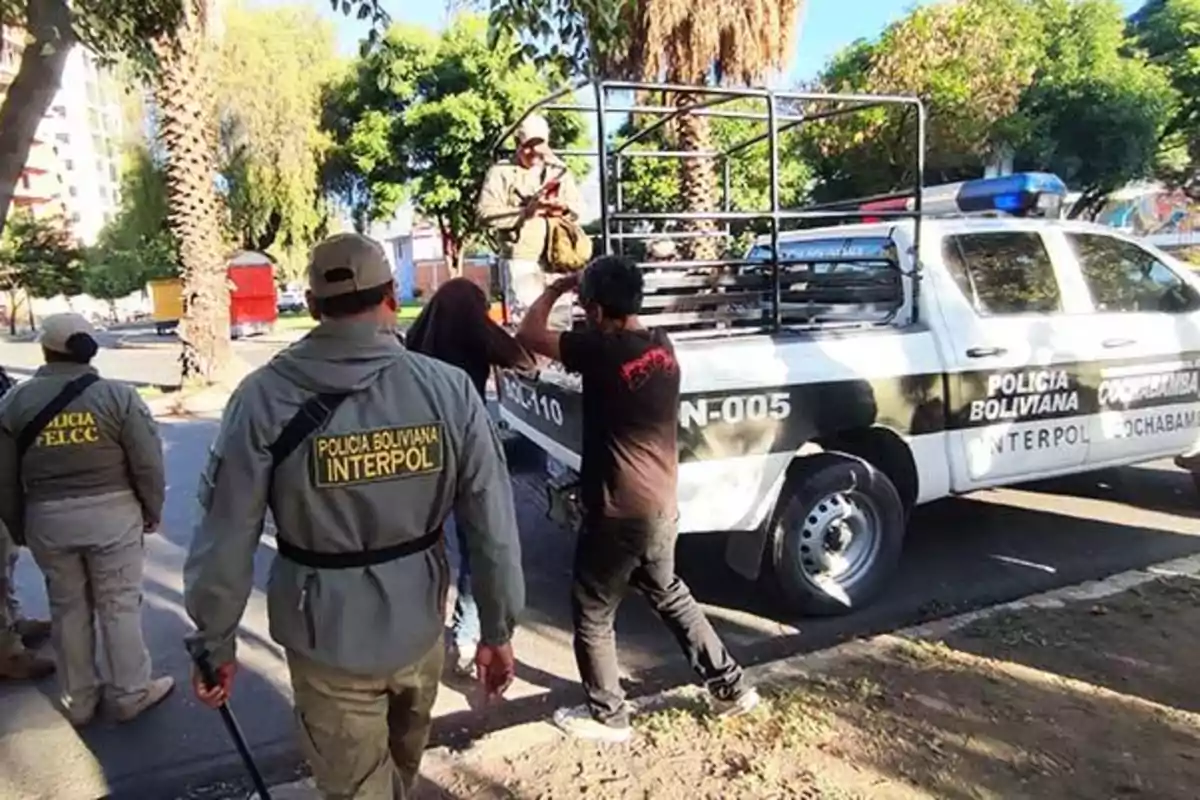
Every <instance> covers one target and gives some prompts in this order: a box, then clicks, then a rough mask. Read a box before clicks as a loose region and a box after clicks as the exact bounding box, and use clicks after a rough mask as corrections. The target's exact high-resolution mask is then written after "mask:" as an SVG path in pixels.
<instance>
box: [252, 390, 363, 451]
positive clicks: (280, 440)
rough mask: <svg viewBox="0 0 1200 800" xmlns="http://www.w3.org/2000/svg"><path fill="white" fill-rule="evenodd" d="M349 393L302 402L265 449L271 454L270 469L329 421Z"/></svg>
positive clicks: (313, 397) (323, 396)
mask: <svg viewBox="0 0 1200 800" xmlns="http://www.w3.org/2000/svg"><path fill="white" fill-rule="evenodd" d="M351 394H352V393H351V392H342V393H328V394H317V395H313V396H312V397H310V398H308V399H307V400H305V401H304V403H303V405H301V406H300V410H299V411H297V412H296V413H295V415H294V416H293V417H292V418H291V419H289V420H288V421H287V424H285V425H284V426H283V430H282V431H280V432H279V436H278V437H277V438H276V439H275V441H273V442H271V445H270V447H268V448H267V449H268V450H269V451H270V453H271V466H272V468H274V467H278V466H279V465H280V464H282V463H283V461H284V459H286V458H287V457H288V456H290V455H291V454H292V453H294V452H296V448H297V447H299V446H300V445H302V444H304V441H305V440H306V439H308V437H309V436H312V435H313V434H314V433H316V432H317V431H318V430H320V429H321V427H322V426H323V425H324V424H325V423H326V422H328V421H329V418H330V417H332V416H333V413H334V412H335V411H337V409H338V406H340V405H341V404H342V402H343V401H344V400H345V399H346V398H347V397H349V396H350V395H351Z"/></svg>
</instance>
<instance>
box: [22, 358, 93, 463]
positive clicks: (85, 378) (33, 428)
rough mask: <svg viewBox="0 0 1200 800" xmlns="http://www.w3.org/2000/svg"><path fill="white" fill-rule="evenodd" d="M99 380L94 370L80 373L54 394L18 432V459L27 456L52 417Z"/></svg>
mask: <svg viewBox="0 0 1200 800" xmlns="http://www.w3.org/2000/svg"><path fill="white" fill-rule="evenodd" d="M98 380H100V376H99V375H97V374H95V373H94V372H89V373H88V374H86V375H80V376H79V377H78V378H76V379H75V380H73V381H71V382H70V383H68V384H67V385H66V386H64V387H63V388H62V390H61V391H60V392H59V393H58V394H56V395H54V398H53V399H52V400H51V401H50V402H49V403H47V404H46V405H44V406H43V407H42V410H41V411H39V412H38V413H37V414H36V415H35V416H34V418H33V419H31V420H29V424H27V425H26V426H25V427H24V428H22V429H21V431H20V433H18V434H17V460H18V461H20V460H21V459H22V458H24V457H25V453H26V452H27V451H28V450H29V448H30V447H32V446H33V443H34V442H36V441H37V437H38V436H39V435H41V433H42V431H43V430H45V429H46V426H47V425H49V424H50V421H51V420H52V419H54V418H55V417H57V416H58V415H59V413H60V412H61V411H62V410H63V409H64V408H66V407H67V406H69V405H70V404H71V401H72V400H74V399H75V398H77V397H79V395H81V394H83V393H84V392H85V391H87V388H88V387H89V386H91V385H92V384H93V383H95V382H96V381H98Z"/></svg>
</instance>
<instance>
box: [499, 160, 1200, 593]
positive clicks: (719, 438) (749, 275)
mask: <svg viewBox="0 0 1200 800" xmlns="http://www.w3.org/2000/svg"><path fill="white" fill-rule="evenodd" d="M1065 193H1066V187H1065V186H1064V185H1063V184H1062V182H1061V181H1059V180H1058V179H1057V178H1056V177H1054V176H1052V175H1045V174H1039V173H1025V174H1018V175H1012V176H1007V177H1003V178H996V179H980V180H976V181H968V182H965V183H961V184H954V185H949V186H944V187H934V188H931V189H926V190H925V191H924V192H923V194H922V200H923V214H922V218H921V219H920V220H919V221H918V220H915V219H905V220H901V221H898V222H894V221H886V220H877V221H869V220H868V221H865V222H861V223H859V224H853V225H845V226H837V227H828V226H827V227H822V228H813V229H807V230H798V231H788V232H782V233H779V234H778V239H777V241H778V247H779V250H780V252H779V259H778V261H779V267H778V269H779V274H778V276H777V280H778V281H779V284H780V288H779V290H778V295H777V297H778V298H779V300H780V305H781V308H780V310H779V311H778V312H777V313H778V315H779V317H778V319H781V320H782V323H783V324H782V325H778V326H776V327H775V328H773V329H772V331H771V332H770V333H759V332H757V331H758V330H759V329H758V328H756V327H755V326H756V325H757V324H759V322H760V321H761V319H762V317H763V315H764V314H766V313H767V312H765V311H764V310H763V309H762V308H759V307H755V306H753V305H752V303H751V304H750V305H748V304H747V302H748V300H747V295H748V294H752V293H747V292H745V291H743V290H744V289H745V288H746V287H747V286H754V284H753V281H755V280H762V281H769V280H770V279H771V278H772V277H774V276H773V275H769V274H765V273H770V272H771V269H770V267H769V266H767V265H765V264H764V265H761V266H756V265H755V262H756V261H760V260H763V259H765V258H766V257H768V256H769V255H770V250H771V241H770V238H769V237H761V238H760V239H758V240H757V241H756V242H755V244H754V246H753V248H752V250H751V251H750V253H749V254H748V255H747V259H746V261H745V262H743V264H742V266H740V267H738V268H737V269H735V270H734V271H733V275H732V276H728V274H727V277H725V278H723V279H722V280H721V282H720V283H721V286H722V288H721V289H719V290H717V291H715V292H712V293H710V294H708V295H701V296H700V297H709V298H711V299H712V301H713V302H714V303H715V302H717V301H718V300H721V301H722V302H723V303H724V306H723V309H724V310H723V312H722V314H723V316H722V317H721V319H722V320H723V322H722V324H721V325H720V326H718V327H716V328H714V326H712V325H709V326H707V328H703V329H700V330H697V327H696V325H695V315H696V314H697V312H695V311H693V312H691V313H690V314H689V313H688V312H680V311H678V308H679V305H678V303H677V299H678V298H676V297H673V296H670V295H666V296H659V295H657V294H655V293H654V292H653V287H652V286H650V285H649V284H648V291H647V295H646V302H645V308H644V313H643V322H644V323H645V324H647V325H660V326H664V327H667V328H668V329H671V330H672V338H673V341H674V343H675V347H676V350H677V355H678V360H679V363H680V366H681V372H682V397H681V401H680V407H679V441H680V448H679V463H680V469H679V527H680V531H681V533H687V532H699V531H732V532H737V534H736V535H733V536H730V537H729V540H728V541H729V544H728V548H727V551H726V555H727V561H728V563H729V564H730V566H731V567H732V568H733V569H734V570H735V571H737V572H738V573H740V574H742V575H744V576H746V577H748V578H751V579H755V578H757V577H759V574H760V571H763V569H764V567H765V568H766V569H765V571H766V573H767V574H768V575H769V577H770V578H771V579H772V580H773V582H774V584H775V585H776V587H777V588H778V590H779V591H780V593H781V594H782V597H783V598H784V599H785V600H786V601H787V603H788V604H789V606H790V607H792V608H794V609H795V610H798V611H801V612H805V613H814V614H836V613H843V612H846V611H848V610H851V609H854V608H858V607H860V606H863V605H865V604H867V603H869V602H870V601H871V599H872V598H873V597H874V596H875V595H876V594H877V593H878V592H879V590H880V589H881V588H882V586H883V585H884V583H885V582H886V580H887V579H888V577H889V576H890V574H891V573H892V572H893V570H894V568H895V566H896V563H897V560H898V557H899V554H900V550H901V547H902V544H903V541H904V534H905V527H906V521H907V519H908V516H909V512H910V511H911V509H912V508H913V507H914V506H916V505H918V504H921V503H928V502H930V501H933V500H938V499H940V498H943V497H946V496H948V495H953V494H960V493H965V492H972V491H974V490H977V489H984V488H988V487H995V486H1003V485H1006V484H1011V483H1016V482H1019V481H1028V480H1033V479H1040V478H1047V477H1051V476H1058V475H1067V474H1071V473H1078V472H1083V471H1087V470H1094V469H1099V468H1102V467H1112V466H1119V465H1127V464H1136V463H1139V462H1144V461H1148V460H1151V459H1158V458H1162V457H1165V456H1177V455H1179V454H1181V453H1184V452H1187V451H1189V450H1191V449H1193V448H1194V447H1195V446H1196V444H1197V442H1198V440H1200V280H1198V278H1197V275H1196V274H1195V273H1193V272H1192V271H1190V270H1189V269H1187V268H1186V267H1185V266H1184V265H1183V264H1182V263H1180V262H1178V261H1176V260H1175V259H1173V258H1172V257H1170V256H1169V255H1167V254H1165V253H1163V252H1162V251H1160V250H1158V249H1156V248H1154V247H1152V246H1149V245H1146V244H1144V243H1142V242H1139V241H1137V240H1135V239H1132V238H1130V237H1128V236H1125V235H1123V234H1121V233H1119V232H1117V231H1115V230H1113V229H1111V228H1104V227H1099V226H1096V225H1092V224H1087V223H1081V222H1072V221H1063V220H1058V219H1052V218H1047V217H1054V216H1057V214H1056V213H1053V209H1054V207H1055V204H1056V203H1057V202H1059V201H1060V200H1061V198H1062V196H1064V195H1065ZM891 202H897V201H885V202H884V203H880V204H877V205H876V206H874V207H873V208H864V213H875V212H874V211H873V209H874V208H878V209H881V212H880V213H882V209H885V208H886V207H888V206H889V204H890V203H891ZM898 202H899V203H900V205H902V206H905V207H908V208H911V207H912V205H913V202H912V198H911V197H910V198H908V199H907V200H901V201H898ZM946 206H949V207H950V208H951V209H960V210H965V211H970V212H972V213H970V214H964V213H960V214H957V215H948V216H942V215H940V214H939V211H942V212H944V211H946V210H947V208H946ZM989 209H990V210H991V211H992V212H994V213H991V214H989V213H986V212H987V211H988V210H989ZM1039 210H1041V211H1042V212H1045V213H1042V214H1041V216H1034V215H1035V214H1037V213H1038V211H1039ZM918 230H919V241H918V240H917V239H916V236H917V234H916V232H917V231H918ZM917 253H919V254H920V256H919V258H920V261H919V270H918V264H917V263H914V254H917ZM654 266H655V267H661V266H662V265H661V264H659V263H655V264H654ZM917 275H919V276H920V279H919V281H918V280H916V279H915V278H916V276H917ZM763 285H765V284H758V287H759V289H758V290H759V292H760V293H759V295H758V296H759V297H761V295H762V291H761V287H762V286H763ZM768 293H769V290H768ZM688 299H689V300H693V301H694V300H695V299H696V298H695V297H692V298H688ZM753 300H754V296H750V297H749V301H753ZM499 388H500V394H501V401H500V402H501V406H500V413H501V416H502V419H503V421H504V422H505V423H507V425H508V426H510V427H511V428H512V429H514V430H515V431H517V432H518V433H520V434H522V435H523V436H525V437H527V438H528V439H529V440H530V441H531V442H533V443H534V444H536V445H537V446H538V447H539V448H541V449H542V450H544V451H545V452H546V453H547V454H549V455H550V456H553V457H554V458H555V459H557V460H558V461H561V462H562V463H563V464H565V465H566V466H567V467H569V468H571V469H578V466H579V460H580V459H579V453H580V434H581V424H582V413H581V412H582V406H581V402H580V394H579V387H578V383H577V382H576V381H575V380H574V379H573V377H572V376H568V375H565V374H564V373H562V372H561V371H554V370H548V371H543V372H542V373H541V374H540V375H539V376H538V377H537V378H536V379H531V378H528V377H524V376H520V375H517V374H514V373H503V374H502V375H501V381H500V387H499Z"/></svg>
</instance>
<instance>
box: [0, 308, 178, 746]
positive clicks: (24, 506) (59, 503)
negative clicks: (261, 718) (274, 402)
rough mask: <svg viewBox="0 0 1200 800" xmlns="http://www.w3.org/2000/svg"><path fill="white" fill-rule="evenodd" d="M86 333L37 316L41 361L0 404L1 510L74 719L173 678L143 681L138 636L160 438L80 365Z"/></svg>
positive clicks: (130, 714)
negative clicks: (35, 590) (32, 564)
mask: <svg viewBox="0 0 1200 800" xmlns="http://www.w3.org/2000/svg"><path fill="white" fill-rule="evenodd" d="M94 334H95V332H94V331H93V329H92V326H91V325H90V324H89V323H88V322H87V320H85V319H84V318H83V317H81V316H79V315H78V314H55V315H53V316H49V317H47V318H46V319H44V320H43V321H42V335H41V344H42V350H43V351H44V353H45V357H46V365H45V366H44V367H42V368H41V369H39V370H38V371H37V373H35V374H34V376H33V377H32V378H30V379H29V380H28V381H26V382H25V383H23V384H21V385H20V386H17V387H16V388H15V389H13V390H11V391H10V392H9V393H8V394H6V395H5V396H4V399H3V401H2V402H0V476H2V477H0V519H3V520H4V523H5V525H6V526H7V528H8V530H9V532H10V533H11V534H12V536H13V538H14V539H16V540H17V541H18V542H22V541H23V542H26V543H27V544H28V545H29V549H30V550H31V551H32V552H33V557H34V560H36V561H37V564H38V566H39V567H40V568H41V570H42V572H43V573H44V574H45V576H46V589H47V594H48V595H49V599H50V617H51V623H52V636H51V640H52V643H53V646H54V654H55V657H56V660H57V662H58V676H59V681H60V684H61V687H62V703H63V708H64V710H65V712H66V715H67V718H68V719H69V720H70V721H71V722H72V724H74V725H77V726H82V725H86V724H87V723H88V722H90V721H91V720H92V718H93V717H94V716H95V713H96V709H97V706H98V704H99V701H100V700H101V696H102V695H104V696H105V699H107V700H108V702H109V703H110V704H111V706H112V710H113V712H114V713H115V716H116V718H117V719H118V720H119V721H128V720H131V719H133V718H134V717H136V716H138V715H139V714H141V713H142V712H143V711H145V710H147V709H149V708H151V707H153V706H155V705H157V704H158V703H159V702H160V701H161V700H163V698H165V697H166V696H167V695H168V694H169V693H170V691H171V689H172V687H173V686H174V682H173V681H172V680H171V678H158V679H156V680H151V678H150V654H149V653H148V652H147V651H146V645H145V642H144V640H143V637H142V613H141V592H142V562H143V556H144V549H143V537H144V535H145V534H146V533H149V532H151V531H154V530H156V529H157V527H158V523H159V521H160V520H161V519H162V508H163V499H164V494H165V488H166V482H165V478H164V474H163V458H162V442H161V441H160V439H159V436H158V429H157V427H156V426H155V424H154V420H153V419H152V418H151V416H150V410H149V409H148V408H146V404H145V403H143V402H142V400H141V398H140V397H138V394H137V392H136V391H135V390H134V389H133V388H132V387H130V386H128V385H127V384H124V383H118V382H115V381H108V380H104V379H102V378H100V377H99V375H98V374H97V373H96V370H95V369H93V368H92V367H91V366H90V364H91V360H92V357H93V356H95V354H96V351H97V349H98V345H97V344H96V339H95V335H94ZM97 621H98V622H99V628H100V632H101V634H102V635H103V636H104V640H105V641H104V649H105V652H106V653H107V656H108V664H109V668H110V669H109V672H110V673H111V674H109V675H106V676H104V677H105V678H106V679H107V680H108V683H107V685H103V684H102V679H101V676H99V675H97V673H96V667H95V664H96V641H95V636H94V633H93V631H94V627H93V626H94V625H95V624H96V622H97Z"/></svg>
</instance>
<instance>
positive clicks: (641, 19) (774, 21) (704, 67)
mask: <svg viewBox="0 0 1200 800" xmlns="http://www.w3.org/2000/svg"><path fill="white" fill-rule="evenodd" d="M802 8H803V0H718V2H708V3H701V2H696V0H636V1H635V2H627V3H624V4H623V10H624V13H623V17H624V19H623V24H622V26H621V27H622V28H623V30H624V31H625V39H626V43H625V46H624V47H620V48H618V49H616V50H615V51H609V55H608V56H607V57H606V58H604V59H602V60H601V65H600V68H601V69H604V70H606V71H610V72H616V73H618V74H626V75H631V76H634V77H638V78H641V79H643V80H651V81H655V80H666V82H667V83H673V84H681V85H686V86H703V85H706V84H708V83H709V82H710V81H712V80H715V81H716V82H718V83H734V84H741V85H749V84H754V83H757V82H760V81H762V80H763V79H764V78H766V77H768V76H769V75H771V74H772V73H774V72H778V71H782V70H783V69H784V67H785V66H786V65H787V62H788V61H789V59H790V58H791V55H792V51H793V50H794V48H795V44H796V27H797V26H796V22H797V19H798V17H799V14H800V11H801V10H802ZM594 35H595V33H594V32H593V36H594ZM595 44H596V42H595V39H594V38H593V52H595V47H594V45H595ZM673 102H674V104H675V106H676V107H677V108H687V107H689V106H692V105H694V104H695V103H696V102H697V95H695V94H691V93H684V92H681V93H679V94H678V95H677V96H676V97H675V98H674V100H673ZM676 134H677V136H678V141H679V149H680V150H682V151H706V150H711V149H712V130H711V126H710V124H709V118H708V117H705V116H699V115H696V114H687V113H685V114H683V115H682V116H680V117H679V120H678V126H677V131H676ZM680 183H681V187H682V190H683V201H684V203H683V207H684V209H685V210H686V211H693V212H702V211H713V210H716V209H717V208H718V205H719V203H718V197H719V189H718V186H717V176H716V172H715V169H714V164H713V160H712V159H710V158H687V159H684V160H683V164H682V167H681V172H680ZM684 227H685V230H687V229H690V230H693V231H695V230H700V231H704V230H711V229H712V228H713V227H714V226H713V223H712V222H711V221H708V222H697V223H691V224H689V225H686V226H684ZM683 253H684V257H685V258H715V257H716V241H715V240H714V239H712V238H699V239H696V240H693V241H690V242H689V243H687V245H685V247H684V248H683Z"/></svg>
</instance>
